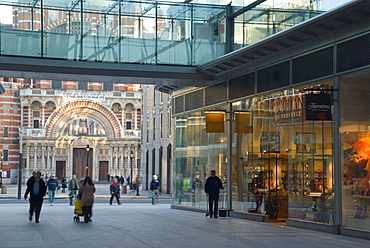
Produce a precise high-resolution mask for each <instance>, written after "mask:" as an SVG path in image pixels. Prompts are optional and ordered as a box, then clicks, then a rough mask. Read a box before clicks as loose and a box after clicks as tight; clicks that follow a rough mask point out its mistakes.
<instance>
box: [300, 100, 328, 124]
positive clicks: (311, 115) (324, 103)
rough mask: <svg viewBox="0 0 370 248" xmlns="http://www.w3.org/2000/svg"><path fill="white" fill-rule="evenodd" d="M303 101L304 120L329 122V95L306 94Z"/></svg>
mask: <svg viewBox="0 0 370 248" xmlns="http://www.w3.org/2000/svg"><path fill="white" fill-rule="evenodd" d="M304 99H305V110H306V120H313V121H330V120H331V95H320V94H307V95H305V97H304Z"/></svg>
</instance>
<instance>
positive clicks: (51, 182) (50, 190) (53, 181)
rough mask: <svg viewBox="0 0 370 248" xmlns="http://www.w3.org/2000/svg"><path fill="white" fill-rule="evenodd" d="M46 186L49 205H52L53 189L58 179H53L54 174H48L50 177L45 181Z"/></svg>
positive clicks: (56, 185) (54, 189)
mask: <svg viewBox="0 0 370 248" xmlns="http://www.w3.org/2000/svg"><path fill="white" fill-rule="evenodd" d="M47 187H48V194H49V202H50V205H51V206H53V203H54V199H55V191H56V190H57V188H58V181H57V180H56V179H55V175H50V179H49V181H48V182H47Z"/></svg>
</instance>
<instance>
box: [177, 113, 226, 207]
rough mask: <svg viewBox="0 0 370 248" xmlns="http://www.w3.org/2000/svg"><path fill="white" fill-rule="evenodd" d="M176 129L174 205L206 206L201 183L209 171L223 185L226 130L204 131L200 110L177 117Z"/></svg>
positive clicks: (202, 114)
mask: <svg viewBox="0 0 370 248" xmlns="http://www.w3.org/2000/svg"><path fill="white" fill-rule="evenodd" d="M218 109H226V106H224V108H218ZM175 130H176V134H175V136H176V139H175V140H176V149H175V162H174V169H175V175H174V184H175V185H174V186H175V187H174V188H175V192H174V197H175V199H174V201H175V204H180V205H185V206H194V207H200V208H204V209H205V208H206V196H205V192H204V184H205V181H206V179H207V177H208V176H209V174H210V171H211V170H215V171H216V175H218V176H219V177H220V178H221V180H222V181H223V183H224V186H225V187H226V183H225V180H226V177H225V171H226V167H227V166H226V165H227V137H226V133H206V120H205V115H204V113H203V111H202V112H195V113H193V114H190V115H186V116H181V117H177V118H176V119H175ZM221 200H222V201H225V198H223V199H221Z"/></svg>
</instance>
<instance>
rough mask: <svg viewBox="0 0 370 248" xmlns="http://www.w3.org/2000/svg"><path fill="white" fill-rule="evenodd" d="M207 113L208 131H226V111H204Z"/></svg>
mask: <svg viewBox="0 0 370 248" xmlns="http://www.w3.org/2000/svg"><path fill="white" fill-rule="evenodd" d="M204 113H205V114H206V133H224V132H225V111H204Z"/></svg>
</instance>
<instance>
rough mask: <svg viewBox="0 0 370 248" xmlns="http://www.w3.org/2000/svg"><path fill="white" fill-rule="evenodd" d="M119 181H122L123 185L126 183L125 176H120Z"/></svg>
mask: <svg viewBox="0 0 370 248" xmlns="http://www.w3.org/2000/svg"><path fill="white" fill-rule="evenodd" d="M119 182H120V184H121V185H123V184H124V183H125V178H124V177H123V176H122V175H121V177H120V178H119Z"/></svg>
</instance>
